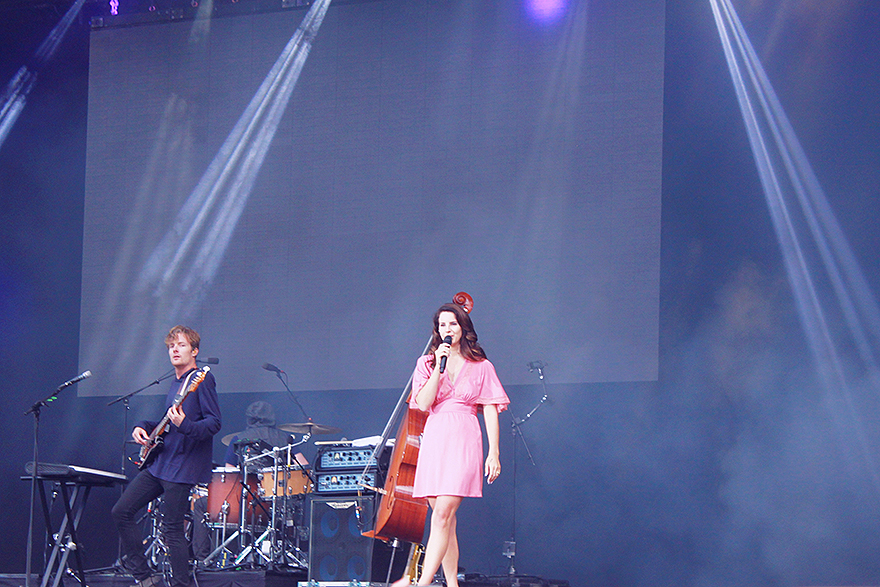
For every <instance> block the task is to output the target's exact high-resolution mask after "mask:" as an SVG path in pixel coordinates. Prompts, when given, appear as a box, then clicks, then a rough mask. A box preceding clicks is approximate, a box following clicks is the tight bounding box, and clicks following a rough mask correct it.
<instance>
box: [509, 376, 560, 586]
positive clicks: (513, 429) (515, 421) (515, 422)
mask: <svg viewBox="0 0 880 587" xmlns="http://www.w3.org/2000/svg"><path fill="white" fill-rule="evenodd" d="M546 366H547V364H546V363H544V362H543V361H533V362H531V363H529V364H528V368H529V372H530V373H531V372H534V371H537V372H538V379H540V380H541V387H542V389H543V394H542V396H541V400H540V401H539V402H538V403H537V405H535V407H534V408H532V409H531V411H530V412H528V413H527V414H526V415H525V416H523V417H522V418H517V417H516V416H513V414H511V419H510V433H511V435H512V436H513V525H512V529H511V536H510V540H508V541H505V542H504V551H503V552H502V555H503V556H505V557H507V558H508V559H509V560H510V565H509V567H508V569H507V575H508V577H509V578H510V579H511V580H512V582H511V585H519V578H516V567H515V566H514V561H515V559H516V469H517V442H516V438H517V436H518V437H519V438H520V440H521V441H522V445H523V448H525V449H526V456H527V457H528V458H529V462H530V463H532V466H537V464H536V463H535V459H533V458H532V452H531V451H530V450H529V445H528V443H526V439H525V436H523V433H522V428H521V426H522V425H523V424H525V423H526V422H527V421H528V420H529V419H530V418H531V417H532V416H533V415H534V414H535V412H537V411H538V408H540V407H541V406H542V405H544V403H545V402H547V400H548V399H549V396H548V395H547V382H546V381H544V367H546Z"/></svg>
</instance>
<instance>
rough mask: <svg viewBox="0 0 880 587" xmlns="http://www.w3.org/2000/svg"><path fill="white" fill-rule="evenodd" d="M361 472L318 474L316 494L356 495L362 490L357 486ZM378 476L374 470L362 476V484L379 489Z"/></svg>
mask: <svg viewBox="0 0 880 587" xmlns="http://www.w3.org/2000/svg"><path fill="white" fill-rule="evenodd" d="M362 473H363V471H339V472H337V473H318V474H316V475H315V481H316V485H315V491H316V492H317V493H357V492H358V490H359V489H360V490H363V489H364V488H363V487H361V486H360V485H358V481H361V474H362ZM377 481H379V475H378V473H377V471H376V470H375V469H373V470H371V471H367V473H366V474H365V475H363V480H362V482H363V483H365V484H366V485H369V486H371V487H380V486H381V485H383V484H384V483H377Z"/></svg>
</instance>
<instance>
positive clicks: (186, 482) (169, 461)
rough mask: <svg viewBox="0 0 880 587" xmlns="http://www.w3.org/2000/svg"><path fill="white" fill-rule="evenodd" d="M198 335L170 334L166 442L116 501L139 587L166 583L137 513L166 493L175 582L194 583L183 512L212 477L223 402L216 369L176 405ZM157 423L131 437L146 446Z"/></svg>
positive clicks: (165, 523)
mask: <svg viewBox="0 0 880 587" xmlns="http://www.w3.org/2000/svg"><path fill="white" fill-rule="evenodd" d="M199 340H200V337H199V334H198V333H197V332H196V331H195V330H193V329H191V328H188V327H186V326H180V325H178V326H175V327H174V328H172V329H171V330H170V331H169V332H168V336H166V337H165V346H167V347H168V358H169V359H170V360H171V365H172V366H173V367H174V374H175V375H176V378H175V379H174V380H173V381H172V382H171V387H170V389H169V390H168V397H167V398H166V400H165V407H166V409H167V412H166V415H167V417H168V424H167V427H166V434H165V437H164V444H163V445H162V446H159V447H157V448H156V450H154V451H153V453H156V456H155V459H154V460H153V461H152V463H151V464H149V465H148V466H146V467H144V468H142V470H141V471H140V473H138V474H137V475H136V476H135V478H134V479H132V481H131V483H129V484H128V487H127V488H126V490H125V492H124V493H123V494H122V496H121V497H120V498H119V501H117V502H116V505H114V506H113V510H112V514H113V519H114V521H115V522H116V526H117V528H118V529H119V535H120V537H121V539H122V551H123V556H122V561H121V562H122V566H123V567H124V569H125V570H126V571H128V572H129V573H131V574H132V576H133V577H134V578H135V580H136V581H137V585H136V587H153V586H155V585H159V584H161V583H162V576H161V575H155V576H154V575H153V574H152V571H151V569H150V567H149V566H148V565H147V558H146V556H145V553H144V543H143V542H142V538H143V537H142V534H141V529H140V528H139V527H138V525H137V519H138V517H137V514H138V512H139V511H140V510H141V509H143V508H144V507H145V506H146V505H147V504H148V503H149V502H151V501H152V500H154V499H156V498H157V497H159V496H160V495H163V494H164V496H165V497H164V505H163V518H162V533H163V535H164V537H165V540H166V545H167V547H168V551H169V558H170V560H171V587H189V585H190V570H189V546H188V545H187V542H186V538H185V536H184V516H185V514H186V512H187V511H188V510H189V507H190V501H189V499H190V491H191V490H192V488H193V486H194V485H195V484H197V483H209V482H210V481H211V468H212V463H213V460H212V453H213V437H214V435H215V434H216V433H217V432H218V431H219V430H220V406H219V403H218V401H217V388H216V383H215V381H214V375H213V374H212V373H211V372H208V373H207V374H206V375H205V377H204V380H203V381H202V382H201V383H200V384H198V386H197V387H196V388H195V389H194V390H191V392H190V393H189V395H187V396H186V398H185V399H184V400H183V402H182V403H180V405H178V406H175V405H174V403H175V398H176V397H177V395H178V393H182V392H184V391H185V390H187V389H191V386H190V385H189V382H190V380H191V379H193V377H192V375H193V374H194V372H195V371H196V357H197V356H198V354H199ZM156 427H157V422H149V421H142V422H139V423H138V424H137V425H136V426H135V428H134V430H133V431H132V434H131V436H132V438H133V439H134V440H135V441H136V442H137V443H138V444H141V445H143V446H147V445H148V444H149V441H150V438H149V437H150V433H151V432H152V431H153V430H154V429H155V428H156ZM158 449H161V450H158ZM157 450H158V452H157ZM151 455H152V453H151Z"/></svg>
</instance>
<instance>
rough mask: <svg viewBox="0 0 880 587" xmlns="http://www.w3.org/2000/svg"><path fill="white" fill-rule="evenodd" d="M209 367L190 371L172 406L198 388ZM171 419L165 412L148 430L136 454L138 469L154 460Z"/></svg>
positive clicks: (163, 440)
mask: <svg viewBox="0 0 880 587" xmlns="http://www.w3.org/2000/svg"><path fill="white" fill-rule="evenodd" d="M210 370H211V369H210V367H208V366H207V365H205V366H204V367H202V368H201V369H198V370H196V371H195V372H193V373H192V375H191V376H190V380H189V385H187V386H186V389H184V390H183V391H181V392H178V394H177V397H175V398H174V402H173V403H172V404H171V405H172V407H177V406H179V405H180V404H182V403H183V400H185V399H186V397H187V396H188V395H189V394H191V393H192V392H194V391H195V390H196V389H198V387H199V385H200V384H201V383H202V381H204V380H205V376H206V375H207V374H208V371H210ZM170 421H171V418H169V417H168V412H167V411H166V412H165V417H164V418H162V420H160V421H159V423H158V424H157V425H156V427H155V428H153V431H152V432H150V437H149V439H148V440H147V444H145V445H143V446H141V452H140V454H139V455H138V460H137V461H136V462H137V466H138V469H139V470H141V471H143V470H144V469H146V468H147V467H149V466H150V465H151V464H152V463H153V461H154V460H156V455H158V454H159V453H160V452H161V451H162V447H163V446H164V445H165V439H164V437H165V430H166V428H168V423H169V422H170Z"/></svg>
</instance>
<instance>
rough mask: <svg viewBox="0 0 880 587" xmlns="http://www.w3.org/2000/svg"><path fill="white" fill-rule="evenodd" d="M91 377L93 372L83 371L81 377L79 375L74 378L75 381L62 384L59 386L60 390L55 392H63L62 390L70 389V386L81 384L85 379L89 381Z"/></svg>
mask: <svg viewBox="0 0 880 587" xmlns="http://www.w3.org/2000/svg"><path fill="white" fill-rule="evenodd" d="M91 376H92V372H91V371H83V372H82V373H80V374H79V375H77V376H76V377H74V378H73V379H71V380H69V381H65V382H64V383H62V384H61V385H59V386H58V389H56V390H55V391H61V390H62V389H64V388H65V387H70V386H71V385H73V384H74V383H79V382H80V381H82V380H83V379H88V378H89V377H91Z"/></svg>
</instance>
